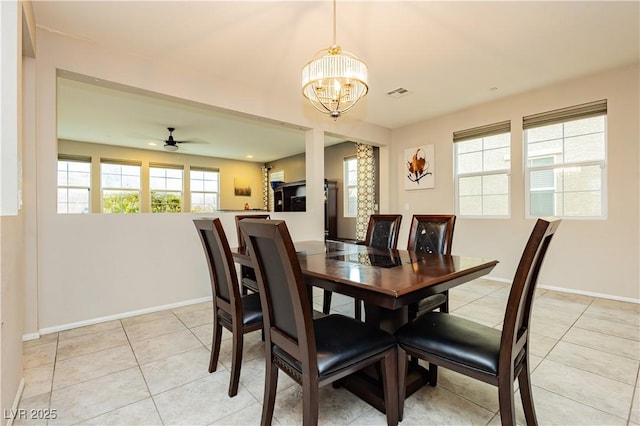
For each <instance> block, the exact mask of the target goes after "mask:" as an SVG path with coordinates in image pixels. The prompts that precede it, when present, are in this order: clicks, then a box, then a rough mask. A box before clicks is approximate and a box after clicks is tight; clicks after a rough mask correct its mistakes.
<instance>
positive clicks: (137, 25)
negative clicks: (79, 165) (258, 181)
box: [34, 0, 640, 161]
mask: <svg viewBox="0 0 640 426" xmlns="http://www.w3.org/2000/svg"><path fill="white" fill-rule="evenodd" d="M34 11H35V17H36V23H37V25H38V27H39V29H40V30H44V31H51V32H55V33H58V34H62V35H66V36H68V37H72V38H74V39H80V40H85V41H87V42H88V43H92V44H95V45H98V46H101V47H103V48H105V49H110V50H111V49H116V50H118V51H120V52H121V53H122V54H123V55H134V56H136V57H142V58H147V59H148V60H149V61H152V62H164V63H166V62H170V63H172V64H179V65H180V66H181V67H197V68H199V69H201V70H205V71H206V72H207V73H208V74H210V75H211V77H212V78H216V77H218V78H223V79H226V80H228V81H232V82H237V83H238V84H240V83H243V84H245V86H247V88H248V89H249V90H251V91H252V92H254V93H256V96H259V97H261V98H264V99H278V100H279V101H280V102H287V103H290V104H294V105H295V104H300V108H308V106H306V105H305V101H304V100H303V99H302V95H301V92H300V71H301V68H302V66H303V65H304V64H305V63H306V62H307V61H309V60H310V59H311V58H312V57H313V56H314V54H315V53H316V52H317V51H318V50H320V49H321V48H324V47H328V46H329V45H330V44H331V42H332V3H331V2H330V1H328V0H321V1H268V0H261V1H177V2H171V1H160V2H151V1H140V2H134V1H126V2H120V1H105V2H97V1H68V2H57V1H36V2H34ZM639 14H640V3H639V2H637V1H625V2H616V1H602V2H600V1H584V2H583V1H568V2H553V1H541V2H524V1H512V2H481V1H471V2H462V1H443V2H436V1H429V2H426V1H399V0H398V1H375V0H371V1H362V0H361V1H355V0H354V1H351V0H339V1H338V2H337V42H338V43H339V44H340V45H341V46H342V47H343V49H344V50H348V51H350V52H353V53H356V54H357V55H358V56H360V57H361V58H362V59H363V60H365V62H367V64H368V65H369V80H370V81H369V85H370V91H369V94H368V95H367V96H366V97H365V98H364V99H363V101H361V102H360V103H359V104H358V105H357V106H356V107H355V108H354V110H353V111H351V112H349V114H348V115H349V119H356V120H361V121H365V122H368V123H373V124H376V125H379V126H382V127H386V128H390V129H393V128H397V127H401V126H404V125H407V124H411V123H415V122H418V121H422V120H425V119H428V118H431V117H435V116H438V115H441V114H445V113H448V112H452V111H456V110H460V109H464V108H467V107H469V106H472V105H476V104H479V103H483V102H489V101H492V100H495V99H498V98H502V97H506V96H510V95H514V94H518V93H522V92H525V91H528V90H531V89H534V88H536V87H540V86H544V85H548V84H552V83H555V82H560V81H563V80H568V79H571V78H576V77H579V76H583V75H588V74H592V73H595V72H598V71H603V70H607V69H611V68H615V67H619V66H623V65H627V64H632V63H637V62H638V61H639V59H640V36H639V26H640V24H639V23H640V15H639ZM62 77H70V78H72V79H76V80H77V79H78V78H77V77H78V76H64V75H63V76H62ZM80 80H82V79H80ZM89 80H90V79H89ZM66 81H67V83H65V84H64V85H63V86H62V89H63V90H62V91H61V92H60V102H61V105H60V106H61V107H64V111H65V112H64V113H63V114H61V115H60V121H59V137H60V138H65V139H72V140H77V139H78V138H81V140H89V141H95V142H102V143H113V142H114V141H116V140H118V141H120V143H128V144H132V145H135V146H138V147H148V148H152V149H161V148H160V147H159V146H157V147H155V148H154V147H149V146H148V145H146V144H147V143H148V142H151V141H156V142H160V143H161V142H162V139H164V138H165V137H166V135H167V134H168V132H167V131H166V127H169V126H173V127H176V131H175V134H174V136H175V138H176V139H178V140H180V139H188V140H192V141H194V142H200V143H193V144H188V145H187V144H182V145H181V147H180V150H181V152H184V153H203V155H209V154H206V150H207V147H208V146H209V147H210V146H211V145H215V146H216V147H217V148H216V149H220V146H221V145H224V146H225V149H228V151H229V154H228V156H229V157H230V158H245V159H246V155H249V154H252V155H254V158H253V160H254V161H269V159H273V158H277V157H273V156H275V155H280V156H286V155H281V154H282V153H286V152H285V151H282V152H280V151H279V149H281V148H286V147H291V146H292V142H288V141H289V139H288V138H298V139H297V140H300V139H299V138H300V137H301V134H302V130H300V129H294V128H291V127H289V128H283V127H282V126H279V125H277V123H271V122H267V121H265V120H258V121H255V120H253V119H249V118H250V117H246V116H244V117H240V118H236V117H234V116H233V115H232V114H229V113H228V112H225V113H222V114H221V111H219V110H216V109H215V108H212V107H207V106H203V105H197V104H194V103H189V102H184V101H181V102H180V101H178V100H175V99H169V98H166V97H162V96H159V97H150V96H148V95H143V94H141V93H126V91H122V90H117V91H116V92H114V91H113V89H112V88H107V87H101V84H102V83H100V82H91V81H84V82H83V81H73V80H66ZM88 83H91V84H88ZM94 83H98V86H95V85H94ZM102 86H104V84H102ZM398 88H404V89H407V90H408V94H406V95H405V96H402V97H399V98H395V97H392V96H390V95H388V94H387V93H388V92H391V91H393V90H395V89H398ZM119 89H125V88H122V87H120V88H119ZM106 99H108V100H109V102H107V103H105V100H106ZM91 102H94V103H95V104H94V105H96V106H98V105H99V106H100V107H96V108H92V107H87V105H89V106H90V105H91ZM107 105H109V106H112V107H113V108H112V110H110V111H109V112H108V113H105V108H107ZM79 106H80V107H79ZM92 111H99V113H100V117H96V115H97V114H95V113H92ZM318 114H319V113H318ZM107 116H108V117H109V118H108V119H107V118H106V117H107ZM326 118H327V119H328V120H330V118H329V117H326ZM81 123H82V125H81ZM263 126H266V127H263ZM265 129H267V130H265ZM256 132H257V133H256ZM256 140H258V141H260V143H259V144H258V145H259V146H260V147H261V148H258V149H257V150H256V151H255V152H251V149H256V148H252V147H256V146H258V145H256V143H255V141H256ZM221 141H225V142H221ZM278 141H280V142H282V143H279V142H278ZM339 141H340V139H339V138H337V139H336V138H331V139H329V140H328V143H329V144H330V143H336V142H339ZM293 145H294V146H295V145H296V144H293ZM303 145H304V144H302V146H303ZM232 147H233V148H239V149H237V150H236V149H233V150H232V149H231V148H232ZM260 149H262V151H260ZM232 151H233V152H232ZM216 152H218V151H216ZM290 154H291V153H290ZM216 156H221V155H216ZM269 157H272V158H269Z"/></svg>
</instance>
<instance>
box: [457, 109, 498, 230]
mask: <svg viewBox="0 0 640 426" xmlns="http://www.w3.org/2000/svg"><path fill="white" fill-rule="evenodd" d="M453 142H454V159H455V165H454V173H455V193H456V195H455V196H456V214H457V215H458V216H460V217H493V218H495V217H505V218H506V217H509V215H510V204H511V203H510V179H509V175H510V173H511V122H510V121H504V122H500V123H495V124H490V125H487V126H482V127H476V128H473V129H468V130H462V131H458V132H454V134H453Z"/></svg>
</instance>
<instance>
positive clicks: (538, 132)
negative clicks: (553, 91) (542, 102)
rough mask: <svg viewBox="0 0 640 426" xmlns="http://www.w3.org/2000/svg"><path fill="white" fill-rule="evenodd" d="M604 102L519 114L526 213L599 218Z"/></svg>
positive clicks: (602, 204) (602, 193)
mask: <svg viewBox="0 0 640 426" xmlns="http://www.w3.org/2000/svg"><path fill="white" fill-rule="evenodd" d="M606 113H607V101H606V100H603V101H596V102H591V103H588V104H582V105H578V106H575V107H569V108H563V109H560V110H554V111H549V112H545V113H541V114H536V115H532V116H528V117H524V118H523V129H524V144H525V159H526V162H525V168H526V169H525V191H526V211H527V217H540V216H558V217H563V218H571V217H574V218H575V217H583V218H603V217H605V215H606V212H605V205H606V203H605V191H604V188H605V186H604V185H605V181H606V179H605V178H606V167H605V160H606V118H607V116H606Z"/></svg>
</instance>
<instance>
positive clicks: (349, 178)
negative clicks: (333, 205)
mask: <svg viewBox="0 0 640 426" xmlns="http://www.w3.org/2000/svg"><path fill="white" fill-rule="evenodd" d="M357 215H358V161H357V159H356V157H347V158H345V159H344V217H356V216H357Z"/></svg>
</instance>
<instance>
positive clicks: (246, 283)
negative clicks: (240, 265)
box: [240, 269, 258, 293]
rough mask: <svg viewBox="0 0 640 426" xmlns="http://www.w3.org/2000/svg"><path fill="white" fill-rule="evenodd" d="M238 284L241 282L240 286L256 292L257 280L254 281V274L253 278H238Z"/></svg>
mask: <svg viewBox="0 0 640 426" xmlns="http://www.w3.org/2000/svg"><path fill="white" fill-rule="evenodd" d="M250 271H252V272H253V269H250ZM240 284H242V287H244V288H248V289H249V290H251V291H253V292H254V293H257V292H258V281H256V279H255V276H254V277H253V278H249V277H244V278H242V279H241V280H240Z"/></svg>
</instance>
